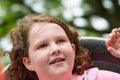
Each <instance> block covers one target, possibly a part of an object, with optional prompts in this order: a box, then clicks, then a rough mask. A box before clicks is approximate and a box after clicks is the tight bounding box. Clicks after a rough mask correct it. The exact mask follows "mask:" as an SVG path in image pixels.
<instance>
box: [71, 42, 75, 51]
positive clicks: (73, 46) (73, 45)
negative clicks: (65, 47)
mask: <svg viewBox="0 0 120 80" xmlns="http://www.w3.org/2000/svg"><path fill="white" fill-rule="evenodd" d="M72 48H73V50H74V51H75V50H76V47H75V44H73V43H72Z"/></svg>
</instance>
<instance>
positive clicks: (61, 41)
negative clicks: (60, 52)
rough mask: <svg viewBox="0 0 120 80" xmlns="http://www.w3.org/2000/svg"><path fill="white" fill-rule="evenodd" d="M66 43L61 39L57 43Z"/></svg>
mask: <svg viewBox="0 0 120 80" xmlns="http://www.w3.org/2000/svg"><path fill="white" fill-rule="evenodd" d="M65 41H66V40H65V39H59V40H57V43H63V42H65Z"/></svg>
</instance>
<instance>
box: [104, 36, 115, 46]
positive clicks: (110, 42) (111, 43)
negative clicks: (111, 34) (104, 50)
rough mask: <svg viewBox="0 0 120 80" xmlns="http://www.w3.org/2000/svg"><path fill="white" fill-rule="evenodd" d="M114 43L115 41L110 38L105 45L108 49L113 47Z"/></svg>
mask: <svg viewBox="0 0 120 80" xmlns="http://www.w3.org/2000/svg"><path fill="white" fill-rule="evenodd" d="M113 44H114V42H113V39H112V38H108V39H107V40H106V41H105V45H106V46H107V47H110V46H113Z"/></svg>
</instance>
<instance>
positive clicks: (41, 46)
mask: <svg viewBox="0 0 120 80" xmlns="http://www.w3.org/2000/svg"><path fill="white" fill-rule="evenodd" d="M47 45H48V44H41V45H40V46H39V47H38V49H40V48H45V47H47Z"/></svg>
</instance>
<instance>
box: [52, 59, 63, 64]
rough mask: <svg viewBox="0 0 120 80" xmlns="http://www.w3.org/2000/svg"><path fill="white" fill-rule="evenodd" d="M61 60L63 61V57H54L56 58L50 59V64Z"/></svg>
mask: <svg viewBox="0 0 120 80" xmlns="http://www.w3.org/2000/svg"><path fill="white" fill-rule="evenodd" d="M61 61H65V58H56V59H54V60H52V61H51V62H50V64H54V63H57V62H61Z"/></svg>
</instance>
